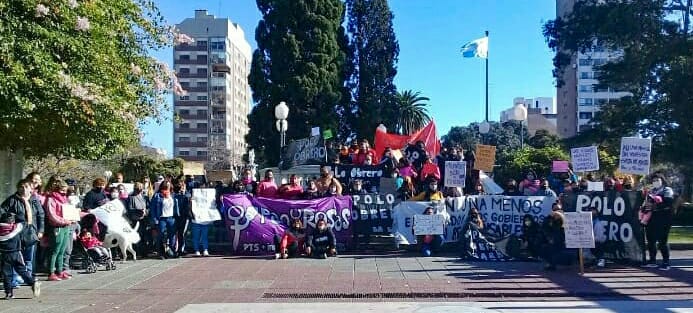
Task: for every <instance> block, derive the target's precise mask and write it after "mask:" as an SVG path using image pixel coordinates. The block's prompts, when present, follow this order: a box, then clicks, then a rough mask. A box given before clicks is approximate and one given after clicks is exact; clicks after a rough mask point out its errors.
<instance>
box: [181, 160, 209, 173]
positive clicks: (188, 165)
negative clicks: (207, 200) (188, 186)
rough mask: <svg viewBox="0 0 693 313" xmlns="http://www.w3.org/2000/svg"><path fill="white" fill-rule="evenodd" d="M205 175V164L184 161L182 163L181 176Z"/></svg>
mask: <svg viewBox="0 0 693 313" xmlns="http://www.w3.org/2000/svg"><path fill="white" fill-rule="evenodd" d="M204 174H205V164H204V163H202V162H192V161H186V162H184V163H183V175H192V176H195V175H199V176H202V175H204Z"/></svg>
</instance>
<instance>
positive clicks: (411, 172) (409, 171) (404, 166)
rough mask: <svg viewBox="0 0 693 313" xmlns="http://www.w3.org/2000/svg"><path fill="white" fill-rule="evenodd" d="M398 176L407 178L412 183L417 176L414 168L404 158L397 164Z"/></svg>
mask: <svg viewBox="0 0 693 313" xmlns="http://www.w3.org/2000/svg"><path fill="white" fill-rule="evenodd" d="M399 176H402V177H409V178H411V179H412V181H413V180H414V179H416V177H418V176H419V175H418V173H417V172H416V169H415V168H414V166H413V165H412V164H411V163H410V162H409V160H407V159H406V158H402V160H400V162H399Z"/></svg>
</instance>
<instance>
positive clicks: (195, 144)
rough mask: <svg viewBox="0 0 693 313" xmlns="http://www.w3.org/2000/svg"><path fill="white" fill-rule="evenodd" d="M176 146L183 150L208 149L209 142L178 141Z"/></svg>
mask: <svg viewBox="0 0 693 313" xmlns="http://www.w3.org/2000/svg"><path fill="white" fill-rule="evenodd" d="M175 146H176V147H181V148H204V147H207V141H176V144H175Z"/></svg>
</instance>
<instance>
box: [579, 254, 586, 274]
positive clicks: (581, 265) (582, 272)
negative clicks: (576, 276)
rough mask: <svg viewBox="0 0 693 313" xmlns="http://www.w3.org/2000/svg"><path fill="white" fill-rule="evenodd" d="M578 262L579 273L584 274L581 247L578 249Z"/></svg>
mask: <svg viewBox="0 0 693 313" xmlns="http://www.w3.org/2000/svg"><path fill="white" fill-rule="evenodd" d="M578 262H579V263H580V275H585V263H584V260H583V258H582V248H579V249H578Z"/></svg>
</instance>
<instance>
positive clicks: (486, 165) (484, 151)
mask: <svg viewBox="0 0 693 313" xmlns="http://www.w3.org/2000/svg"><path fill="white" fill-rule="evenodd" d="M495 163H496V146H487V145H476V160H475V161H474V169H475V170H482V171H484V172H487V173H491V172H493V165H494V164H495Z"/></svg>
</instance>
